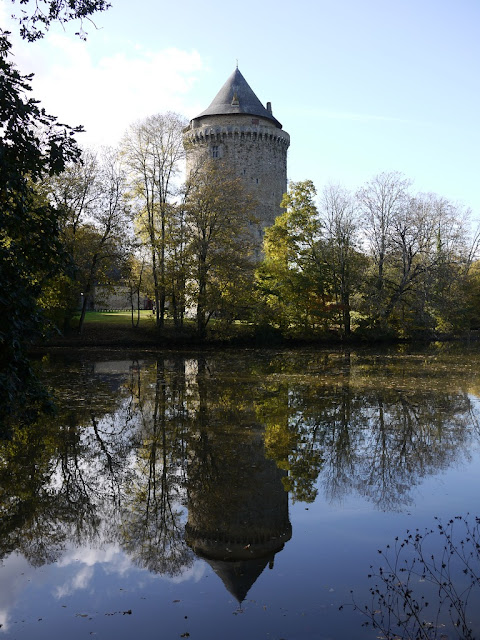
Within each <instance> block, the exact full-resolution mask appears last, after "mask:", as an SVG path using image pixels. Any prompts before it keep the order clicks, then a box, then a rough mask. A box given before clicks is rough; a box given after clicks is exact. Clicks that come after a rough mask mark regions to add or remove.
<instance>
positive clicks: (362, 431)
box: [258, 378, 473, 510]
mask: <svg viewBox="0 0 480 640" xmlns="http://www.w3.org/2000/svg"><path fill="white" fill-rule="evenodd" d="M258 411H259V416H260V417H261V419H263V420H264V421H265V424H266V444H267V453H268V455H270V456H271V457H273V458H274V459H275V460H277V463H278V464H279V466H281V467H282V468H284V469H287V470H288V471H289V477H288V481H287V486H288V488H289V490H290V491H292V495H293V497H294V499H297V500H307V501H308V500H312V499H314V498H315V496H316V492H317V488H316V480H317V476H318V475H319V476H320V483H321V486H323V489H324V492H325V495H326V497H327V498H328V499H330V500H340V499H341V498H342V497H343V496H345V495H346V494H348V493H350V492H352V491H356V492H358V493H359V494H361V495H363V496H365V497H366V498H368V499H369V500H371V501H372V502H374V503H375V504H376V505H377V506H378V507H379V508H382V509H387V510H395V509H398V508H399V507H401V506H402V505H407V504H409V502H410V492H411V488H412V487H413V486H414V485H415V484H417V483H418V482H419V481H420V479H421V478H423V477H425V476H426V475H428V474H431V473H434V472H436V471H438V470H440V469H444V468H446V467H447V466H449V465H450V464H451V463H452V462H453V461H454V460H458V459H459V458H460V457H461V456H466V455H468V449H469V445H470V443H471V439H472V435H473V434H472V431H471V430H470V429H468V428H467V427H468V425H469V424H471V420H472V403H471V400H470V399H469V397H468V394H466V393H461V392H458V393H452V392H449V391H448V390H445V389H439V390H428V389H419V390H409V391H406V390H404V389H401V388H395V387H393V388H390V387H388V386H387V387H384V388H383V389H382V388H381V389H372V388H369V387H366V388H365V387H355V386H353V385H350V384H349V382H348V379H346V378H344V379H343V380H342V381H341V383H339V384H336V385H328V386H326V385H322V384H315V383H314V384H312V383H310V384H308V385H305V384H295V385H292V384H291V382H290V381H280V382H274V383H270V384H269V385H268V386H266V390H265V394H264V399H263V400H262V402H261V403H259V404H258Z"/></svg>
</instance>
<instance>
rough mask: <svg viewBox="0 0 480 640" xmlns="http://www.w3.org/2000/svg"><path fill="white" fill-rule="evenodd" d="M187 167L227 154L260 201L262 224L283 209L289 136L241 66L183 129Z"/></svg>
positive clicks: (269, 222) (261, 226) (226, 158)
mask: <svg viewBox="0 0 480 640" xmlns="http://www.w3.org/2000/svg"><path fill="white" fill-rule="evenodd" d="M184 145H185V149H186V155H187V172H190V171H191V170H192V169H193V168H194V167H197V166H198V165H199V163H201V162H202V159H204V158H205V157H210V158H223V159H224V161H225V162H226V163H227V165H228V166H229V167H230V168H231V169H233V170H234V172H235V174H236V175H237V176H239V177H241V178H242V180H243V181H244V183H245V186H246V187H247V189H248V191H249V192H250V193H251V194H252V196H253V197H254V199H255V202H256V209H255V216H256V218H257V219H258V221H259V229H258V239H259V242H260V240H261V237H262V230H263V229H264V228H265V227H268V226H271V225H272V224H273V223H274V221H275V218H276V217H277V216H278V215H279V214H280V213H281V209H280V202H281V200H282V197H283V194H284V193H285V192H286V190H287V149H288V147H289V145H290V136H289V135H288V133H287V132H286V131H283V129H282V125H281V124H280V122H279V121H278V120H277V119H276V118H275V117H274V116H273V113H272V106H271V103H270V102H267V105H266V107H264V106H263V104H262V103H261V102H260V100H259V99H258V98H257V96H256V95H255V93H254V92H253V91H252V89H251V88H250V86H249V85H248V83H247V81H246V80H245V78H244V77H243V76H242V74H241V73H240V71H239V70H238V68H237V69H235V71H234V72H233V73H232V75H231V76H230V77H229V78H228V80H227V81H226V82H225V84H224V85H223V87H222V88H221V89H220V91H219V92H218V93H217V95H216V96H215V98H214V100H213V102H212V103H211V105H210V106H209V107H208V109H206V110H205V111H203V112H202V113H201V114H200V115H198V116H197V117H196V118H193V120H191V121H190V124H189V126H188V127H186V129H185V130H184Z"/></svg>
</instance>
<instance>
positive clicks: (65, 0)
mask: <svg viewBox="0 0 480 640" xmlns="http://www.w3.org/2000/svg"><path fill="white" fill-rule="evenodd" d="M20 4H21V5H23V6H24V7H27V5H29V2H28V0H20ZM31 4H32V5H33V6H34V9H33V12H30V13H29V12H28V11H27V9H26V8H24V9H22V11H21V16H20V17H19V21H20V24H21V29H20V33H21V35H22V37H23V38H24V39H27V40H30V41H31V40H35V39H38V38H41V37H42V36H43V35H44V34H45V32H46V31H47V30H48V27H49V26H50V24H51V23H52V22H53V21H60V22H62V23H65V22H67V21H68V20H71V19H72V18H78V19H80V20H83V19H84V18H85V19H89V17H90V16H91V15H92V14H93V13H94V12H96V11H103V10H105V9H106V8H107V7H108V6H109V5H108V4H107V3H106V2H105V0H91V1H89V2H84V1H83V0H43V1H42V0H38V1H37V0H36V2H35V3H31ZM42 7H43V8H42ZM37 25H38V26H37ZM8 36H9V33H8V32H6V31H3V30H0V229H1V231H0V281H1V283H2V292H1V296H0V317H1V320H0V363H1V364H0V396H1V398H2V406H1V407H0V422H2V420H3V419H4V418H5V416H6V414H7V413H9V412H10V413H11V412H12V410H13V407H14V406H16V407H17V408H18V407H20V406H22V407H25V406H26V404H28V403H26V397H27V391H28V390H30V391H33V387H36V391H37V396H38V393H39V389H38V385H36V383H35V382H34V380H35V379H34V377H33V375H32V371H31V369H30V366H29V363H28V360H27V358H26V348H27V346H28V344H29V343H30V342H31V341H32V340H34V339H35V338H36V337H37V336H38V335H39V334H40V333H41V331H42V320H41V317H40V315H39V309H38V304H37V300H38V296H39V294H40V291H41V284H42V281H43V280H45V279H47V278H49V277H50V276H51V275H52V274H53V273H54V272H55V271H56V270H57V269H58V264H59V261H60V248H59V244H58V231H57V217H56V211H55V208H54V207H53V206H52V205H51V204H49V203H47V202H44V201H40V202H39V201H38V199H37V197H36V193H35V191H36V189H35V186H36V185H37V184H38V183H39V181H41V180H42V179H43V178H44V177H45V176H47V175H54V174H58V173H60V172H61V171H63V169H64V167H65V166H66V164H67V162H69V161H74V160H76V159H78V157H79V155H80V151H79V149H78V147H77V145H76V142H75V140H74V137H73V136H74V134H75V133H77V132H80V131H81V130H82V129H81V127H74V128H72V127H68V126H66V125H60V124H59V123H57V120H56V118H55V117H54V116H51V115H48V114H47V113H46V112H45V110H44V109H42V108H40V107H39V104H38V101H36V100H34V99H33V98H32V97H31V96H30V95H29V94H30V91H31V86H30V81H31V79H32V75H31V74H30V75H21V74H20V73H19V72H18V71H17V69H16V68H15V67H14V65H13V64H12V63H11V62H10V60H9V55H10V49H11V44H10V42H9V39H8Z"/></svg>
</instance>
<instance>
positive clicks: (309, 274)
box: [257, 180, 331, 332]
mask: <svg viewBox="0 0 480 640" xmlns="http://www.w3.org/2000/svg"><path fill="white" fill-rule="evenodd" d="M315 196H316V189H315V186H314V184H313V182H312V181H311V180H305V181H303V182H292V183H291V184H290V187H289V191H288V193H287V194H285V196H284V198H283V200H282V207H285V209H286V211H285V212H284V213H283V214H281V215H280V216H278V217H277V219H276V220H275V223H274V224H273V226H271V227H269V228H268V229H266V230H265V237H264V243H263V251H264V256H265V257H264V261H263V263H262V264H261V265H260V266H259V269H258V271H257V283H258V286H259V288H260V292H261V295H262V297H263V298H264V300H265V301H266V304H267V306H268V307H269V309H270V310H271V314H272V320H273V321H274V322H278V324H279V325H280V327H281V329H282V330H283V331H284V332H290V331H294V332H298V330H301V331H304V330H307V331H308V330H310V329H314V328H316V327H318V326H319V325H321V326H325V322H326V318H327V316H328V315H329V306H330V303H331V294H330V291H329V285H328V281H327V277H328V270H327V265H326V262H325V241H324V237H323V234H324V229H323V227H324V225H323V223H322V221H321V219H320V216H319V213H318V209H317V206H316V204H315Z"/></svg>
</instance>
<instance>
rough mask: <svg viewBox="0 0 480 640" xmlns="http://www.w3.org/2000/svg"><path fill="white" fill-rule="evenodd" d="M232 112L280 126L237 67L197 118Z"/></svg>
mask: <svg viewBox="0 0 480 640" xmlns="http://www.w3.org/2000/svg"><path fill="white" fill-rule="evenodd" d="M232 113H245V114H247V115H251V116H259V117H261V118H268V120H271V121H272V122H273V123H274V124H275V126H276V127H278V128H279V129H281V128H282V125H281V124H280V122H279V121H278V120H277V119H276V118H274V117H273V115H272V112H271V111H269V110H267V109H266V108H265V107H264V106H263V104H262V103H261V102H260V100H259V99H258V98H257V96H256V95H255V93H254V92H253V91H252V89H251V87H250V85H249V84H248V82H247V81H246V80H245V78H244V77H243V76H242V74H241V73H240V71H239V70H238V68H237V69H235V71H234V72H233V73H232V75H231V76H230V77H229V78H228V80H227V81H226V82H225V84H224V85H223V87H222V88H221V89H220V91H219V92H218V93H217V95H216V96H215V98H214V99H213V102H212V103H211V105H210V106H209V107H208V109H205V111H203V112H202V113H201V114H200V115H199V116H197V118H202V117H204V116H218V115H228V114H232Z"/></svg>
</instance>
